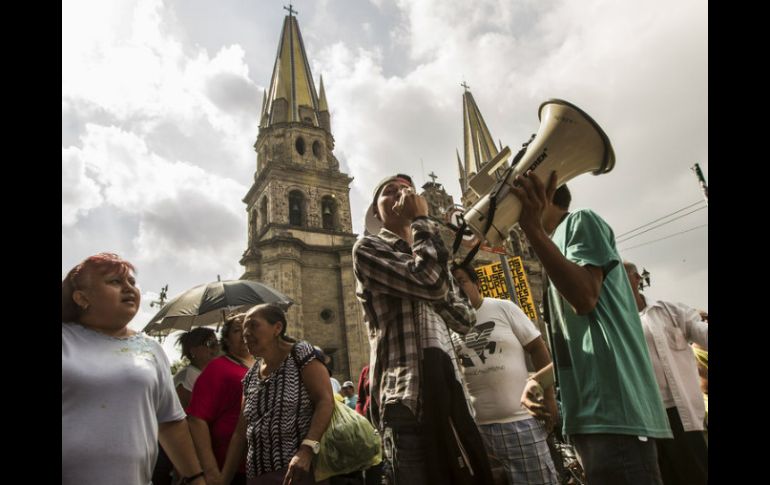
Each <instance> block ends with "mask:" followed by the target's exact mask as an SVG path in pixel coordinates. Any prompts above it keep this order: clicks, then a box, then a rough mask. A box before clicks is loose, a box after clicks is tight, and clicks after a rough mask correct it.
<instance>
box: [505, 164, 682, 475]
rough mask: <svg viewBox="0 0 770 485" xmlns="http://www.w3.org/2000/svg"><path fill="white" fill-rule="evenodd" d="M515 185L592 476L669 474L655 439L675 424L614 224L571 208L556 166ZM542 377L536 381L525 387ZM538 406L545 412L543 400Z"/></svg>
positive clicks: (533, 386)
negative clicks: (542, 273)
mask: <svg viewBox="0 0 770 485" xmlns="http://www.w3.org/2000/svg"><path fill="white" fill-rule="evenodd" d="M511 190H512V192H513V193H514V195H515V196H516V197H517V198H518V199H519V201H520V202H521V215H520V217H519V220H518V222H519V225H520V226H521V229H522V230H523V231H524V234H526V236H527V238H528V239H529V242H530V244H531V245H532V248H533V249H534V250H535V252H536V253H537V256H538V258H539V259H540V262H541V263H542V264H543V267H544V268H545V270H546V272H547V273H548V277H549V279H550V285H549V288H548V302H547V304H548V308H549V313H550V318H549V319H550V323H551V326H552V332H553V342H554V349H553V351H554V357H555V358H554V361H555V362H556V367H557V370H556V377H557V380H558V385H559V389H560V394H561V399H562V409H563V413H564V416H563V418H564V419H563V421H564V427H563V433H564V434H567V435H569V436H570V439H571V440H572V442H573V443H574V444H575V448H576V450H577V453H578V457H579V458H580V461H581V464H582V465H583V469H584V470H585V472H586V477H587V478H588V482H589V483H591V484H592V485H602V484H608V485H622V484H634V485H636V484H639V485H641V484H645V485H648V484H661V483H662V481H661V477H660V471H659V469H658V464H657V454H656V448H655V443H654V440H655V439H666V438H671V437H672V434H671V430H670V428H669V424H668V419H667V416H666V412H665V410H664V409H663V404H662V401H661V397H660V392H659V390H658V385H657V384H656V381H655V375H654V373H653V369H652V364H651V362H650V357H649V354H648V352H647V347H646V342H645V340H644V333H643V332H642V324H641V321H640V320H639V314H638V313H637V311H636V304H635V302H634V299H633V295H632V293H631V287H630V284H629V282H628V278H627V277H626V274H625V271H624V269H623V265H622V264H621V263H622V260H621V258H620V256H619V255H618V251H617V249H616V247H615V237H614V233H613V231H612V228H610V226H609V225H608V224H607V223H606V222H605V221H604V220H603V219H602V218H601V217H599V216H598V215H597V214H596V213H595V212H593V211H591V210H589V209H580V210H576V211H573V212H570V211H569V205H570V202H571V195H570V193H569V190H568V189H567V187H566V185H562V186H561V187H558V188H557V175H556V172H551V173H550V177H548V182H547V184H544V183H543V182H542V181H541V180H540V178H539V177H538V175H537V174H534V173H533V172H532V171H531V170H530V171H527V172H525V173H524V174H521V175H517V176H516V178H515V179H514V184H513V185H512V188H511ZM542 382H544V381H543V380H542V379H541V383H542ZM538 387H539V384H538V382H537V381H529V382H528V383H527V387H526V388H525V395H526V394H527V393H530V396H531V395H532V394H533V393H534V391H536V390H538ZM530 402H531V401H530ZM531 410H532V411H533V413H534V414H536V415H537V414H539V413H541V412H542V406H537V405H535V406H532V408H531Z"/></svg>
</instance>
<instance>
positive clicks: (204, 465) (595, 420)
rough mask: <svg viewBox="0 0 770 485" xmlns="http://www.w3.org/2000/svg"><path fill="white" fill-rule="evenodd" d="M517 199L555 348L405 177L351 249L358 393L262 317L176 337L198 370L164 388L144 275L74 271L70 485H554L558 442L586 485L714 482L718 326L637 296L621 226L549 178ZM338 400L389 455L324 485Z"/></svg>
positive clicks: (255, 314) (65, 462) (67, 346)
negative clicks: (144, 316) (144, 310)
mask: <svg viewBox="0 0 770 485" xmlns="http://www.w3.org/2000/svg"><path fill="white" fill-rule="evenodd" d="M512 190H513V192H514V193H515V195H516V196H517V197H518V198H519V200H520V201H521V204H522V212H521V216H520V219H519V221H518V222H519V225H520V227H521V229H522V231H523V232H524V234H525V235H526V237H527V238H528V240H529V243H530V245H531V247H532V248H533V250H534V251H535V253H536V254H537V256H538V258H539V260H540V261H541V263H542V265H543V268H544V271H545V273H546V274H547V276H548V283H547V300H546V302H545V315H544V317H545V320H546V321H547V322H548V324H549V328H550V333H551V342H550V349H549V344H548V343H546V339H544V337H543V336H542V335H541V334H540V331H539V330H538V328H537V326H536V325H535V324H534V323H533V322H532V321H531V320H530V319H529V317H527V316H526V314H525V313H524V312H523V311H522V310H521V309H520V308H519V307H518V306H517V305H515V304H514V303H513V302H511V301H509V300H499V299H495V298H489V297H484V296H483V295H482V293H481V288H480V284H479V278H478V276H477V274H476V271H475V270H474V268H473V267H472V266H471V265H469V264H468V263H467V262H465V263H459V262H453V261H452V260H451V254H450V252H449V250H448V248H447V247H446V246H445V244H444V243H443V241H442V238H441V236H440V233H439V231H438V227H437V226H436V224H435V223H434V222H433V221H431V219H430V218H429V217H428V204H427V202H426V200H425V199H424V198H423V197H422V196H420V195H418V194H417V193H416V191H415V186H414V183H413V182H412V179H411V178H410V177H409V176H407V175H404V174H397V175H394V176H391V177H387V178H385V179H383V180H382V181H381V182H380V183H379V184H377V185H376V186H375V187H374V191H373V198H372V203H371V206H370V207H369V209H368V210H367V216H368V217H367V222H366V235H365V236H364V237H362V238H361V239H359V240H358V241H357V242H356V244H355V246H354V248H353V270H354V275H355V278H356V295H357V297H358V299H359V301H360V303H361V307H362V311H363V315H364V324H365V326H366V330H367V331H368V335H369V343H370V357H369V362H368V365H366V366H365V367H364V368H363V369H361V372H360V375H358V376H354V377H357V379H358V383H357V385H355V384H354V383H353V381H352V380H346V381H344V382H343V384H342V385H340V383H339V381H337V379H335V378H334V377H333V376H332V372H331V366H330V365H329V362H330V359H329V358H328V357H327V356H326V355H325V354H324V353H323V351H322V350H321V349H319V348H317V347H314V346H313V344H312V343H311V342H307V341H302V340H299V341H298V340H296V339H294V338H292V337H291V336H289V335H287V333H286V331H287V328H288V326H289V325H288V323H287V319H286V318H287V317H286V314H285V312H284V311H283V310H282V309H281V308H280V307H278V306H276V305H274V304H260V305H256V306H254V307H251V308H250V309H248V310H247V311H245V312H242V313H233V314H230V315H228V316H227V318H226V320H225V322H224V325H223V328H222V332H221V336H220V338H219V339H217V336H216V334H215V332H214V331H213V330H211V329H209V328H195V329H193V330H191V331H189V332H186V333H184V334H182V335H181V336H180V337H179V339H178V344H179V345H180V347H181V352H182V355H183V356H184V357H185V358H186V360H187V361H188V362H189V365H188V366H186V367H184V368H183V369H181V370H180V371H179V372H178V373H177V374H176V375H175V376H172V375H171V371H170V369H171V367H170V363H169V361H168V359H167V357H166V355H165V353H164V352H163V350H162V348H161V347H160V345H159V344H158V343H157V342H156V341H155V340H153V339H152V338H150V337H148V336H147V335H145V334H143V333H137V332H134V331H133V330H131V329H130V328H129V327H128V324H129V322H130V321H131V319H132V318H133V317H134V316H135V315H136V313H137V311H138V309H139V304H140V301H141V298H140V292H139V290H138V289H137V287H136V282H135V268H134V266H133V265H132V264H131V263H129V262H127V261H125V260H123V259H121V258H120V257H118V256H117V255H115V254H110V253H101V254H97V255H95V256H91V257H89V258H87V259H85V260H84V261H83V262H82V263H80V264H79V265H77V266H76V267H75V268H73V269H72V270H71V271H70V272H69V273H68V274H67V275H66V277H65V278H64V280H63V281H62V483H63V484H68V485H69V484H78V485H81V484H84V485H88V484H104V483H114V484H131V485H147V484H149V483H154V484H155V485H166V484H169V485H170V484H174V485H178V484H195V485H203V484H209V485H226V484H237V485H245V484H249V485H257V484H259V485H266V484H284V485H286V484H294V485H297V484H312V483H327V482H328V483H330V484H331V485H342V484H361V485H363V484H366V485H374V484H377V485H382V484H397V485H404V484H409V485H411V484H414V485H421V484H479V485H481V484H484V485H486V484H499V483H508V484H509V485H514V484H560V483H564V477H563V476H561V474H560V470H561V463H560V460H561V458H560V456H559V454H558V453H555V452H554V446H553V441H552V440H553V434H554V432H555V433H556V434H557V435H559V437H560V439H563V440H566V441H568V442H569V443H571V444H572V445H573V446H574V448H575V450H576V452H577V457H578V460H579V463H580V465H581V466H582V469H583V471H584V473H585V477H586V478H587V480H588V483H590V484H591V485H602V484H608V485H622V484H666V485H671V484H680V483H681V484H684V483H687V484H705V483H707V482H708V464H707V454H708V445H707V439H706V434H705V431H706V429H705V428H706V426H707V404H708V325H707V322H708V315H707V314H706V313H705V312H700V311H698V310H695V309H693V308H690V307H688V306H686V305H683V304H680V303H673V302H667V301H653V300H648V299H647V298H646V296H645V295H644V294H642V293H641V292H640V284H639V283H640V280H641V276H640V275H639V273H638V271H637V267H636V265H635V264H634V263H632V262H629V261H623V260H622V259H621V257H620V255H619V253H618V251H617V248H616V246H615V239H614V235H613V231H612V228H611V227H610V226H609V225H608V224H607V223H606V222H605V221H604V220H603V219H602V218H601V217H600V216H599V215H598V214H596V213H595V212H593V211H592V210H590V209H579V210H571V209H570V204H571V195H570V193H569V189H568V188H567V187H566V185H562V186H561V187H557V186H556V176H555V173H554V174H551V177H550V178H549V179H548V180H547V181H546V182H545V183H543V182H542V181H540V180H539V179H538V177H536V176H530V175H529V174H524V175H520V176H518V177H517V179H516V184H515V186H514V187H513V189H512ZM552 353H553V358H552ZM528 359H529V360H530V361H531V364H532V365H531V367H528V364H527V361H528ZM341 380H342V379H341ZM335 400H336V401H339V402H338V403H335ZM340 403H341V404H340ZM335 406H343V409H347V408H345V407H344V406H347V407H349V408H350V409H353V410H355V411H356V412H358V413H359V414H361V415H363V416H365V417H366V418H367V419H368V420H369V421H370V422H371V423H372V424H373V425H374V427H375V428H376V429H377V431H378V433H379V437H380V439H381V441H382V461H381V462H380V463H377V464H375V465H374V466H368V467H366V468H362V469H361V470H359V471H356V472H354V473H346V474H344V475H343V474H340V475H339V476H332V477H331V478H329V479H328V480H324V481H321V482H317V481H316V480H315V475H314V463H315V458H316V457H317V455H318V454H319V453H320V452H321V451H322V450H321V448H322V447H321V443H322V441H323V440H322V439H323V437H324V433H325V432H326V431H327V428H328V427H329V426H330V422H333V419H332V417H333V414H334V413H336V412H337V410H336V409H335ZM348 412H350V411H348ZM353 415H354V416H355V414H353ZM358 419H361V418H360V417H359V418H358ZM556 423H561V427H560V428H557V429H554V426H555V424H556ZM367 426H368V424H367Z"/></svg>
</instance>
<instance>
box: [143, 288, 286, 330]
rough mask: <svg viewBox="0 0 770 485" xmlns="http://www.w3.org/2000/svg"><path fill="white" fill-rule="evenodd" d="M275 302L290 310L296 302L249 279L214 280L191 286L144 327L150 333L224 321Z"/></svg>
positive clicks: (187, 328)
mask: <svg viewBox="0 0 770 485" xmlns="http://www.w3.org/2000/svg"><path fill="white" fill-rule="evenodd" d="M260 303H275V304H277V305H278V306H280V307H281V308H283V310H284V311H286V310H287V309H288V308H289V307H290V306H291V305H292V304H293V303H294V302H293V301H292V300H291V298H289V297H288V296H286V295H284V294H283V293H280V292H278V291H276V290H274V289H273V288H271V287H269V286H267V285H264V284H262V283H258V282H256V281H249V280H229V281H214V282H213V283H208V284H205V285H199V286H196V287H195V288H192V289H189V290H187V291H185V292H184V293H182V294H181V295H179V296H177V297H175V298H174V299H172V300H171V301H169V302H168V303H166V304H165V305H164V306H163V308H161V309H160V311H159V312H158V313H157V314H156V315H155V316H154V317H152V319H151V320H150V322H149V323H148V324H147V325H146V326H145V327H144V331H145V332H146V333H147V334H149V335H168V333H169V332H171V331H172V330H185V331H188V330H190V329H191V328H193V327H201V326H206V325H214V324H220V323H223V322H224V320H225V316H226V315H227V314H228V312H230V311H233V310H239V309H246V308H248V307H251V306H254V305H258V304H260Z"/></svg>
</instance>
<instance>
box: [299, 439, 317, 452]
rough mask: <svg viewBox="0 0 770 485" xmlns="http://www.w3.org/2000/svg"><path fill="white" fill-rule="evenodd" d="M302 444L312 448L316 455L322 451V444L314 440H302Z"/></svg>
mask: <svg viewBox="0 0 770 485" xmlns="http://www.w3.org/2000/svg"><path fill="white" fill-rule="evenodd" d="M302 444H303V445H305V446H308V447H310V449H311V450H312V451H313V454H314V455H317V454H318V453H319V452H320V451H321V443H320V442H319V441H314V440H302Z"/></svg>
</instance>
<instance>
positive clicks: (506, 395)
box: [453, 298, 540, 424]
mask: <svg viewBox="0 0 770 485" xmlns="http://www.w3.org/2000/svg"><path fill="white" fill-rule="evenodd" d="M539 336H540V332H539V331H538V329H537V327H535V324H534V323H532V321H531V320H530V319H529V317H527V315H526V314H525V313H524V312H523V311H522V310H521V309H520V308H519V307H518V306H516V305H515V304H514V303H513V302H512V301H510V300H498V299H496V298H484V300H483V301H482V302H481V306H480V307H479V308H478V310H476V325H474V326H473V328H471V330H470V331H469V332H468V333H467V334H466V335H458V334H454V335H453V341H454V343H455V345H456V346H457V349H458V353H459V354H460V360H461V364H462V370H463V376H464V377H465V381H466V384H467V386H468V393H469V394H470V396H471V405H472V406H473V409H474V411H475V414H476V422H477V423H478V424H490V423H509V422H512V421H520V420H522V419H527V418H529V417H530V415H529V414H528V413H527V411H526V409H525V408H524V407H522V406H521V393H522V392H523V391H524V384H525V383H526V381H527V377H528V375H527V363H526V359H525V355H524V353H525V350H524V346H525V345H527V344H529V343H531V342H532V341H533V340H534V339H536V338H538V337H539Z"/></svg>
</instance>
